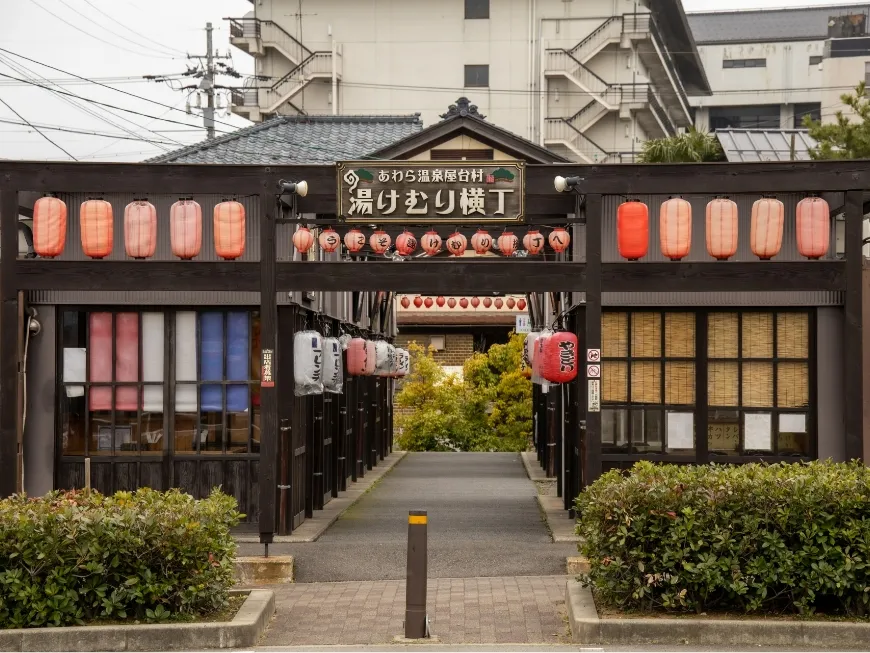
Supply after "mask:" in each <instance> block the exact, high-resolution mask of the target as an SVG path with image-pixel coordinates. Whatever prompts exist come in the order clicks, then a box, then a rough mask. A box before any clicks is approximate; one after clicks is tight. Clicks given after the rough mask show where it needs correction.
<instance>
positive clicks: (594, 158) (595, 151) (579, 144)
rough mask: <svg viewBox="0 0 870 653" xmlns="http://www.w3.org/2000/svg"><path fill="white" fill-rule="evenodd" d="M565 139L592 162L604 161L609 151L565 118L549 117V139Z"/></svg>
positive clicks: (571, 146)
mask: <svg viewBox="0 0 870 653" xmlns="http://www.w3.org/2000/svg"><path fill="white" fill-rule="evenodd" d="M546 140H552V141H563V142H565V143H567V144H568V146H569V148H570V149H572V150H574V151H575V152H576V153H577V154H579V155H580V156H581V157H582V158H584V159H586V160H587V161H589V162H590V163H604V162H605V160H606V159H607V157H608V152H607V151H606V150H605V149H604V148H602V147H601V146H599V145H598V144H597V143H596V142H595V141H593V140H592V139H591V138H589V137H588V136H586V134H584V133H583V132H581V131H580V130H578V129H577V128H575V127H574V126H572V125H571V124H570V123H569V122H568V121H567V119H565V118H547V139H546Z"/></svg>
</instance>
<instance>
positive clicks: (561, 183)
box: [553, 176, 582, 193]
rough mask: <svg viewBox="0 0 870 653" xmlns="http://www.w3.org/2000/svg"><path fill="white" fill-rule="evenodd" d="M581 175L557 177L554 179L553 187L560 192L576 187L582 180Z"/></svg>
mask: <svg viewBox="0 0 870 653" xmlns="http://www.w3.org/2000/svg"><path fill="white" fill-rule="evenodd" d="M581 181H582V180H581V178H580V177H561V176H560V177H556V178H555V179H553V187H554V188H555V189H556V190H557V191H558V192H560V193H564V192H565V191H566V190H568V189H569V188H576V186H577V184H579V183H580V182H581Z"/></svg>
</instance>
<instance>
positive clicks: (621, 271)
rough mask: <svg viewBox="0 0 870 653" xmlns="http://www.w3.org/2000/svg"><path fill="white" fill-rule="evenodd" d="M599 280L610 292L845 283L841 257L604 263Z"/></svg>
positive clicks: (826, 286)
mask: <svg viewBox="0 0 870 653" xmlns="http://www.w3.org/2000/svg"><path fill="white" fill-rule="evenodd" d="M860 226H861V223H860V221H859V222H858V227H859V228H860ZM588 228H589V227H588V226H587V229H588ZM859 243H860V239H859ZM587 274H588V273H587ZM601 285H602V288H603V289H604V290H605V291H606V292H658V291H667V292H756V291H777V290H791V291H795V290H800V291H804V290H806V291H809V290H832V291H834V290H843V289H844V288H845V287H846V264H845V263H844V262H843V261H784V262H776V263H774V262H770V261H754V262H746V263H742V262H736V261H735V262H728V261H725V262H721V263H716V262H712V261H711V262H709V263H604V264H603V265H602V271H601Z"/></svg>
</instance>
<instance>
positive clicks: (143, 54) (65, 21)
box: [30, 0, 174, 59]
mask: <svg viewBox="0 0 870 653" xmlns="http://www.w3.org/2000/svg"><path fill="white" fill-rule="evenodd" d="M30 1H31V2H32V3H33V4H35V5H36V6H37V7H39V8H40V9H42V10H43V11H44V12H46V13H48V14H51V15H52V16H54V17H55V18H57V19H58V20H59V21H61V22H62V23H66V24H67V25H69V26H70V27H72V28H73V29H75V30H77V31H79V32H81V33H82V34H84V35H86V36H90V37H91V38H92V39H96V40H97V41H100V42H101V43H105V44H106V45H109V46H111V47H113V48H118V49H119V50H124V51H125V52H130V53H131V54H135V55H138V56H140V57H152V58H154V59H174V57H166V56H158V55H154V54H146V53H143V52H136V51H135V50H131V49H129V48H125V47H124V46H122V45H118V44H116V43H111V42H109V41H106V40H105V39H101V38H100V37H99V36H97V35H96V34H91V33H90V32H88V31H87V30H83V29H82V28H81V27H79V26H78V25H74V24H73V23H71V22H69V21H68V20H66V19H65V18H62V17H61V16H58V15H57V14H56V13H54V12H53V11H51V10H50V9H46V8H45V7H43V6H42V5H41V4H39V3H38V2H37V1H36V0H30ZM61 2H63V0H61ZM64 4H66V3H64ZM67 7H69V5H67ZM73 11H75V10H73Z"/></svg>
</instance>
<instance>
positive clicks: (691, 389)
mask: <svg viewBox="0 0 870 653" xmlns="http://www.w3.org/2000/svg"><path fill="white" fill-rule="evenodd" d="M665 403H666V404H675V405H681V406H691V405H693V404H694V403H695V364H694V363H690V362H688V361H668V362H666V363H665Z"/></svg>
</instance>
